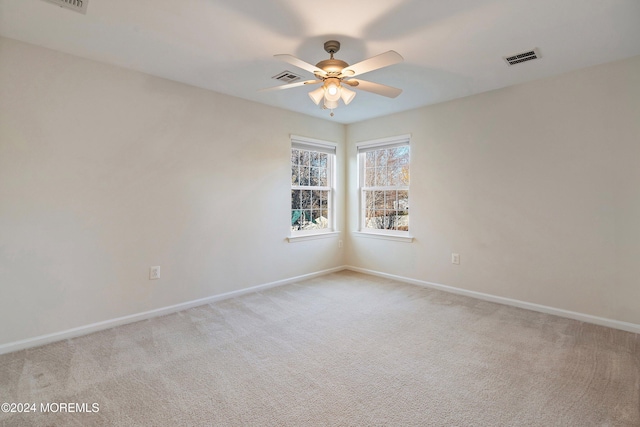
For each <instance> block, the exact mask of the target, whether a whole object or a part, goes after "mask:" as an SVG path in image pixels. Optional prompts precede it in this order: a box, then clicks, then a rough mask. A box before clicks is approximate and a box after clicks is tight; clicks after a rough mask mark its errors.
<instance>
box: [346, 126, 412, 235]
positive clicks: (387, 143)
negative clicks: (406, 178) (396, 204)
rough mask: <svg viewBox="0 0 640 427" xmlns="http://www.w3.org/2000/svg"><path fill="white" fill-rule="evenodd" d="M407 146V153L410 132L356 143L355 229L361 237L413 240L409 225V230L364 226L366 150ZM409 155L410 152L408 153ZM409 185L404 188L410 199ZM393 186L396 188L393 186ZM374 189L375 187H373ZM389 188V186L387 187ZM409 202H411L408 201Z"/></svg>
mask: <svg viewBox="0 0 640 427" xmlns="http://www.w3.org/2000/svg"><path fill="white" fill-rule="evenodd" d="M405 145H408V146H409V153H411V134H405V135H398V136H391V137H387V138H379V139H374V140H369V141H362V142H358V143H356V150H357V168H358V230H357V231H356V234H357V235H360V236H362V237H379V238H383V239H387V240H397V241H408V242H412V241H413V236H412V235H411V234H410V230H411V227H410V226H409V230H407V231H402V230H380V229H372V228H366V227H364V224H365V211H364V205H365V190H364V186H363V183H364V174H365V167H364V164H363V162H364V156H365V155H366V153H367V152H368V151H375V150H378V149H381V148H394V147H400V146H405ZM409 156H411V154H409ZM409 162H410V163H409V167H411V160H409ZM410 185H411V184H409V187H408V188H407V189H406V191H408V192H409V200H411V191H410ZM394 188H397V187H395V186H394ZM374 189H375V188H374ZM380 189H387V188H386V187H385V188H383V187H380ZM389 189H390V188H389ZM409 204H411V203H409ZM409 224H411V219H409Z"/></svg>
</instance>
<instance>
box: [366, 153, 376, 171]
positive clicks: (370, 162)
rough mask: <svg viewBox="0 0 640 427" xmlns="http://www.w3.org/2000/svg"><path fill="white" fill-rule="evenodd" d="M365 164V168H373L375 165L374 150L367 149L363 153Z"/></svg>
mask: <svg viewBox="0 0 640 427" xmlns="http://www.w3.org/2000/svg"><path fill="white" fill-rule="evenodd" d="M364 156H365V160H364V161H365V164H364V166H365V167H367V168H373V167H375V166H376V152H375V151H367V152H366V153H365V155H364Z"/></svg>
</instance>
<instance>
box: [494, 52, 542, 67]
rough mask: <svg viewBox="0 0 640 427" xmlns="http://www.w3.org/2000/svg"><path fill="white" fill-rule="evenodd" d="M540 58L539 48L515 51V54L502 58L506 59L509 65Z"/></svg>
mask: <svg viewBox="0 0 640 427" xmlns="http://www.w3.org/2000/svg"><path fill="white" fill-rule="evenodd" d="M538 58H540V51H538V48H533V49H531V50H527V51H525V52H520V53H514V54H513V55H509V56H503V57H502V59H504V60H505V62H506V63H507V65H509V66H511V65H516V64H520V63H521V62H526V61H531V60H532V59H538Z"/></svg>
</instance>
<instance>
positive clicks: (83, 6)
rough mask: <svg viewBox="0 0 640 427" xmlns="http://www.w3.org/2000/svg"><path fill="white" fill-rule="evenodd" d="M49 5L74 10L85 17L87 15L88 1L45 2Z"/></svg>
mask: <svg viewBox="0 0 640 427" xmlns="http://www.w3.org/2000/svg"><path fill="white" fill-rule="evenodd" d="M43 1H46V2H47V3H52V4H57V5H58V6H60V7H64V8H65V9H69V10H74V11H76V12H79V13H82V14H83V15H86V14H87V4H88V3H89V1H88V0H43Z"/></svg>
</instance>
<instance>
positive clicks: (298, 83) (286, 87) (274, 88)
mask: <svg viewBox="0 0 640 427" xmlns="http://www.w3.org/2000/svg"><path fill="white" fill-rule="evenodd" d="M316 83H322V80H305V81H303V82H295V83H289V84H286V85H280V86H274V87H268V88H266V89H260V90H259V91H258V92H270V91H273V90H281V89H291V88H292V87H298V86H304V85H313V84H316Z"/></svg>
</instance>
